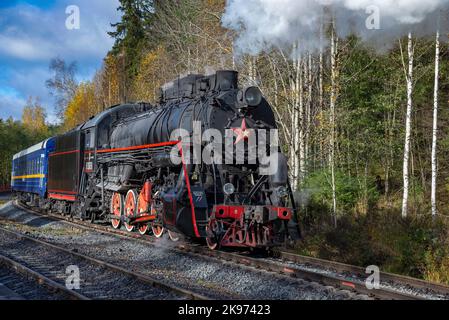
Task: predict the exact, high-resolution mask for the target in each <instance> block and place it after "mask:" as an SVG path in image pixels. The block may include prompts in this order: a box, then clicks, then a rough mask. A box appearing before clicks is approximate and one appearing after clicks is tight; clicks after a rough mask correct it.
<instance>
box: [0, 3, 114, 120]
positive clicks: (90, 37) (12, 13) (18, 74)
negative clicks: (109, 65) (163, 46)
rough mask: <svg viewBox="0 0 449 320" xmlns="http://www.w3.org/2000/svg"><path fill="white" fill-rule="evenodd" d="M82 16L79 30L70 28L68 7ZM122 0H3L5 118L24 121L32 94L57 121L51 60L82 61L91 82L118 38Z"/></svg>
mask: <svg viewBox="0 0 449 320" xmlns="http://www.w3.org/2000/svg"><path fill="white" fill-rule="evenodd" d="M72 5H75V6H77V7H78V8H79V12H80V15H79V17H80V25H79V29H68V28H67V27H66V20H67V19H68V18H69V14H67V13H66V9H67V7H68V6H72ZM118 5H119V2H118V0H0V118H3V119H7V118H9V117H13V118H14V119H16V120H19V119H20V118H21V116H22V110H23V107H24V105H25V103H26V101H27V99H28V97H29V96H33V97H39V99H40V101H41V103H42V104H43V106H44V107H45V109H46V112H47V120H48V121H49V122H51V123H55V122H56V121H57V119H56V117H55V108H54V99H53V97H51V96H50V94H49V92H48V89H47V88H46V86H45V81H46V80H47V79H49V78H51V72H50V70H49V67H48V66H49V62H50V60H51V59H52V58H55V57H59V58H61V59H64V60H65V61H67V62H68V63H70V62H72V61H76V62H77V66H78V73H77V80H78V81H85V80H90V79H91V78H92V76H93V75H94V73H95V71H96V70H97V69H99V68H100V67H101V64H102V61H103V58H104V56H105V55H106V53H107V52H108V51H109V50H110V49H111V47H112V45H113V44H114V40H113V39H112V38H110V37H109V35H108V34H107V32H108V31H111V30H112V28H111V26H110V24H111V23H114V22H117V21H119V19H120V13H119V12H118V11H117V7H118Z"/></svg>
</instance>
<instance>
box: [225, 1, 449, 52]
mask: <svg viewBox="0 0 449 320" xmlns="http://www.w3.org/2000/svg"><path fill="white" fill-rule="evenodd" d="M448 8H449V0H228V1H227V5H226V10H225V13H224V15H223V18H222V23H223V26H224V27H226V28H229V29H232V30H234V31H236V32H237V39H236V42H235V47H236V51H237V53H249V54H257V53H260V52H261V51H264V50H269V49H270V48H272V47H285V46H289V47H291V46H292V44H293V43H295V42H299V43H300V47H301V50H314V49H317V48H318V47H319V46H320V45H324V43H322V42H321V41H320V33H321V31H320V26H321V25H322V24H323V23H324V24H328V23H329V22H330V20H331V19H334V21H335V27H336V32H337V34H338V36H340V37H345V36H347V35H349V34H356V35H358V36H359V37H360V38H362V39H363V40H365V41H367V42H368V43H371V44H373V45H374V46H376V47H379V46H381V47H382V46H388V45H389V44H390V43H391V42H392V41H393V40H396V39H397V38H398V37H400V36H403V35H405V34H406V33H407V32H409V31H412V32H413V33H414V34H415V35H416V36H424V35H428V34H434V33H435V31H436V29H437V28H439V29H440V30H441V31H442V32H441V33H442V34H444V31H447V29H446V30H445V29H444V28H447V26H449V24H448V21H447V17H448V14H447V11H446V10H447V9H448ZM377 13H378V15H377V17H378V19H376V14H377ZM373 19H374V20H373ZM367 21H368V22H367ZM376 23H377V24H378V26H376ZM367 24H368V26H367ZM373 26H374V27H373Z"/></svg>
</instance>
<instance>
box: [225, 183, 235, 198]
mask: <svg viewBox="0 0 449 320" xmlns="http://www.w3.org/2000/svg"><path fill="white" fill-rule="evenodd" d="M223 192H224V193H225V195H227V196H230V195H231V194H233V193H234V192H235V187H234V185H233V184H232V183H226V184H225V185H224V186H223Z"/></svg>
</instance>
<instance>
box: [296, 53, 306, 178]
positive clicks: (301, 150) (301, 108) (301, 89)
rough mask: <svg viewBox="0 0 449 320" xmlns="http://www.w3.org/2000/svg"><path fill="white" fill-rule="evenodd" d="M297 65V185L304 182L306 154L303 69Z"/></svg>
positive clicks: (300, 65) (300, 64)
mask: <svg viewBox="0 0 449 320" xmlns="http://www.w3.org/2000/svg"><path fill="white" fill-rule="evenodd" d="M298 63H299V68H298V72H297V75H298V76H297V80H298V81H299V87H298V90H297V92H296V94H297V99H298V100H299V103H298V104H299V126H298V127H297V129H298V133H299V137H298V138H299V165H298V169H299V172H298V180H299V181H298V182H299V184H302V183H303V181H304V174H305V154H306V148H305V147H306V146H305V121H304V119H305V117H304V115H305V113H304V99H303V92H304V81H303V75H304V72H303V69H302V63H301V62H298Z"/></svg>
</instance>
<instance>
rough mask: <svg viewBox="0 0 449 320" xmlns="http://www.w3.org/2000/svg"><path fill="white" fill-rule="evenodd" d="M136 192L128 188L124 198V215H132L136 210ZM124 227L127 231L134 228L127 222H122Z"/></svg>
mask: <svg viewBox="0 0 449 320" xmlns="http://www.w3.org/2000/svg"><path fill="white" fill-rule="evenodd" d="M136 198H137V196H136V192H135V191H134V190H129V191H128V193H127V194H126V200H125V215H126V216H127V217H129V216H133V215H134V214H135V212H136V208H137V204H136V200H137V199H136ZM124 224H125V228H126V230H127V231H128V232H131V231H133V230H134V228H135V226H133V225H130V224H128V223H126V222H125V223H124Z"/></svg>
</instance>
